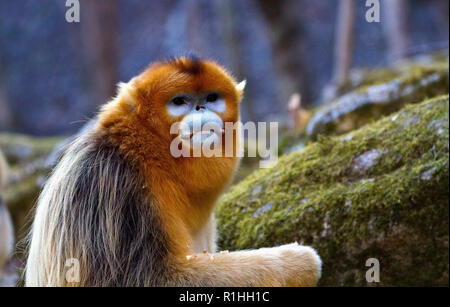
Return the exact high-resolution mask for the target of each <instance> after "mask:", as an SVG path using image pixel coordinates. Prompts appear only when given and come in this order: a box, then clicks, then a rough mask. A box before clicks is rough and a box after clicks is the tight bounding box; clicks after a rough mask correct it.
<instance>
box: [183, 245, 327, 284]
mask: <svg viewBox="0 0 450 307" xmlns="http://www.w3.org/2000/svg"><path fill="white" fill-rule="evenodd" d="M183 265H185V270H184V273H185V274H188V275H189V276H186V275H185V276H184V277H185V278H183V279H184V280H186V279H188V280H190V281H191V282H193V284H192V285H203V286H259V287H261V286H262V287H264V286H315V285H316V284H317V281H318V280H319V278H320V275H321V265H322V262H321V260H320V257H319V256H318V255H317V253H316V251H315V250H314V249H312V248H311V247H308V246H302V245H299V244H297V243H293V244H287V245H282V246H279V247H272V248H261V249H257V250H246V251H237V252H231V253H228V252H221V253H215V254H194V255H188V256H187V257H186V262H185V263H184V264H183ZM186 277H187V278H186Z"/></svg>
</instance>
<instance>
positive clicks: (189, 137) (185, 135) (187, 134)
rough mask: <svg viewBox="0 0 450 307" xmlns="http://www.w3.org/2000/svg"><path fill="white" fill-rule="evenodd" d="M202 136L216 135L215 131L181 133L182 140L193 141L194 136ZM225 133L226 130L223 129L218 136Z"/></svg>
mask: <svg viewBox="0 0 450 307" xmlns="http://www.w3.org/2000/svg"><path fill="white" fill-rule="evenodd" d="M198 133H200V134H202V135H205V136H206V137H207V136H210V135H213V134H214V133H215V130H199V131H193V132H192V131H190V132H182V133H181V138H182V139H191V138H192V137H193V136H194V135H196V134H198ZM224 133H225V129H223V128H222V130H221V131H220V133H217V134H218V135H220V134H224Z"/></svg>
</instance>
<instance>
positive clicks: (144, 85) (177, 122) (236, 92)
mask: <svg viewBox="0 0 450 307" xmlns="http://www.w3.org/2000/svg"><path fill="white" fill-rule="evenodd" d="M135 85H136V87H137V89H138V97H140V101H141V106H140V110H139V113H140V114H141V116H143V117H144V118H147V119H148V124H149V126H150V128H151V129H152V130H155V129H157V130H158V131H160V132H161V133H160V135H161V136H162V137H164V138H166V137H167V138H168V139H173V137H180V138H181V139H182V140H183V141H184V142H186V143H187V144H188V145H190V146H193V145H202V144H203V143H204V142H205V141H206V140H208V142H211V141H215V140H216V139H219V138H222V137H223V133H224V128H225V123H227V122H229V123H233V124H235V123H236V122H237V121H238V120H239V101H240V99H241V97H242V92H243V84H237V83H236V81H235V80H234V79H233V78H232V77H231V76H230V75H229V74H228V73H227V72H226V70H225V69H223V68H222V67H220V66H218V65H217V64H215V63H213V62H210V61H202V60H198V59H192V58H178V59H176V60H173V61H170V62H161V63H157V64H154V65H152V66H151V67H150V68H149V69H148V70H147V71H145V72H144V73H143V74H141V75H140V76H139V77H138V78H137V79H136V80H135ZM174 127H175V129H176V131H177V135H175V136H174V135H173V133H174Z"/></svg>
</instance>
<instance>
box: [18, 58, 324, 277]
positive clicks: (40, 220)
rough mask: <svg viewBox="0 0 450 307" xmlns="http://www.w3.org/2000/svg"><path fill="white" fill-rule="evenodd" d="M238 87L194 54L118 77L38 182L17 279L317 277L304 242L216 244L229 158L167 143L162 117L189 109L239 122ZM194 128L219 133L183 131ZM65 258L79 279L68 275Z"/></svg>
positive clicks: (167, 123)
mask: <svg viewBox="0 0 450 307" xmlns="http://www.w3.org/2000/svg"><path fill="white" fill-rule="evenodd" d="M242 95H243V84H242V83H240V84H238V83H237V82H236V81H235V80H234V79H233V78H232V77H231V75H230V74H229V73H228V72H227V71H226V70H225V69H224V68H222V67H221V66H219V65H217V64H215V63H214V62H211V61H208V60H200V59H197V58H194V57H181V58H176V59H173V60H169V61H164V62H157V63H154V64H152V65H150V66H149V68H147V69H146V70H145V71H144V72H143V73H141V74H140V75H138V76H137V77H135V78H133V79H132V80H131V81H130V82H128V83H127V84H122V85H121V86H120V87H119V90H118V94H117V96H116V97H115V98H114V99H113V100H112V101H111V102H109V103H107V104H106V105H105V106H103V108H102V109H101V112H100V114H99V116H98V120H97V122H96V124H95V126H94V127H93V128H92V129H91V130H89V131H87V132H85V133H83V134H82V135H81V136H79V137H78V138H77V139H76V140H75V141H74V142H73V143H72V144H71V145H70V147H69V148H68V149H67V150H66V152H65V154H64V156H63V157H62V159H61V161H60V162H59V164H58V166H57V167H56V168H55V170H54V172H53V174H52V176H51V177H50V178H49V180H48V182H47V183H46V185H45V187H44V189H43V191H42V193H41V196H40V198H39V201H38V205H37V208H36V214H35V219H34V223H33V226H32V230H31V233H30V240H31V242H30V247H29V256H28V261H27V265H26V277H25V279H26V281H25V282H26V285H27V286H313V285H315V284H316V282H317V280H318V279H319V277H320V269H321V261H320V258H319V256H318V255H317V254H316V252H315V251H314V250H313V249H312V248H310V247H305V246H300V245H298V244H296V243H294V244H289V245H284V246H280V247H274V248H264V249H258V250H248V251H236V252H229V253H223V252H222V253H216V252H215V243H214V235H215V232H214V229H215V225H214V220H213V215H212V210H213V207H214V203H215V201H216V200H217V198H218V197H219V195H220V194H221V192H222V191H223V189H224V188H225V187H226V186H227V185H228V183H229V182H230V180H231V178H232V177H233V174H234V172H235V169H236V167H237V164H238V158H237V157H236V156H232V157H210V158H206V157H184V156H182V157H174V156H173V155H172V154H171V152H170V150H169V148H170V144H171V143H172V141H173V140H174V138H175V137H177V136H176V135H173V134H171V133H170V130H171V129H170V128H171V126H172V125H173V124H174V123H177V122H181V123H183V121H184V122H185V121H186V120H187V119H188V118H192V117H193V116H194V115H195V114H201V118H207V119H212V120H213V121H215V122H216V123H218V124H220V125H222V127H223V124H224V123H227V122H231V123H236V122H238V121H239V103H240V100H241V98H242ZM180 130H182V129H181V128H180ZM184 132H185V131H180V133H182V134H183V136H182V137H186V134H185V133H184ZM197 133H200V134H201V135H203V134H204V133H206V134H213V133H216V132H211V131H203V130H200V131H193V133H190V134H189V133H188V134H187V137H188V138H192V139H194V138H195V137H196V134H197ZM235 136H236V135H235ZM216 137H217V138H221V137H223V135H220V134H217V136H216ZM233 139H234V142H235V146H236V147H237V146H239V144H237V143H238V138H237V137H234V138H233ZM197 140H200V142H203V141H202V138H200V139H199V138H197ZM203 250H207V251H208V252H209V253H202V251H203ZM74 259H75V260H76V262H77V264H78V265H77V266H76V269H77V272H76V273H77V274H75V275H76V276H77V278H75V280H73V279H69V280H68V279H67V276H66V274H67V266H66V264H67V261H69V264H72V263H73V260H74Z"/></svg>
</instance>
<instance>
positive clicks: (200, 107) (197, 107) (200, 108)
mask: <svg viewBox="0 0 450 307" xmlns="http://www.w3.org/2000/svg"><path fill="white" fill-rule="evenodd" d="M204 109H205V107H204V106H196V107H195V110H196V111H200V110H204Z"/></svg>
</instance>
